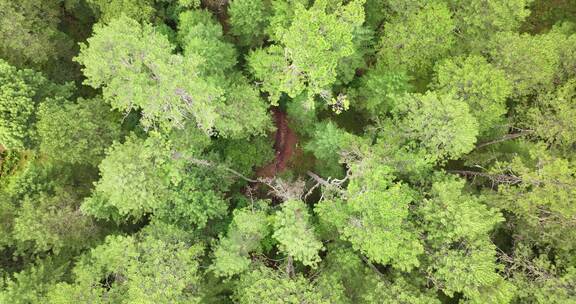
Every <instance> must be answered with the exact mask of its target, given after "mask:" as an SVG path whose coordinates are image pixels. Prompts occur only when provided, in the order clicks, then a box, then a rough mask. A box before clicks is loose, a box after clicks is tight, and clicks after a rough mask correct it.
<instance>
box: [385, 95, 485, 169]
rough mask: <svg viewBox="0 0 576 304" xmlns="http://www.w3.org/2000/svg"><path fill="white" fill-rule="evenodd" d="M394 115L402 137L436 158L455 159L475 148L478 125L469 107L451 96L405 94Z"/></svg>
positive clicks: (400, 99) (397, 104)
mask: <svg viewBox="0 0 576 304" xmlns="http://www.w3.org/2000/svg"><path fill="white" fill-rule="evenodd" d="M393 113H395V116H396V117H398V118H397V120H398V124H396V128H398V129H399V131H400V132H401V133H400V134H401V136H403V137H405V138H406V139H407V140H408V141H416V142H417V143H418V145H420V146H421V147H424V148H425V149H426V151H427V153H429V154H430V155H431V156H432V157H433V158H435V159H443V158H448V159H456V158H458V157H460V156H462V155H463V154H465V153H468V152H470V151H471V150H472V149H474V146H475V143H476V136H477V135H478V122H477V121H476V118H474V116H472V114H471V113H470V111H469V107H468V105H467V104H466V103H463V102H460V101H458V100H456V99H455V97H453V96H451V95H439V94H436V93H434V92H427V93H426V94H424V95H421V94H405V95H404V96H401V97H399V98H398V99H397V101H396V106H395V108H394V110H393ZM397 132H398V131H397Z"/></svg>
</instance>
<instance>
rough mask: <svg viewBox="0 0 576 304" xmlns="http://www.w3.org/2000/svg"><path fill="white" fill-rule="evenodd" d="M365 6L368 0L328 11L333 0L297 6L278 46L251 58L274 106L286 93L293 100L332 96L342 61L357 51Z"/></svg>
mask: <svg viewBox="0 0 576 304" xmlns="http://www.w3.org/2000/svg"><path fill="white" fill-rule="evenodd" d="M362 5H363V1H360V0H358V1H352V2H350V3H348V4H347V5H343V6H340V5H336V6H337V7H336V8H335V9H334V11H333V12H327V10H328V8H327V6H328V2H327V1H316V2H315V3H314V5H313V6H312V7H311V8H310V9H306V8H305V6H304V5H302V4H300V3H296V4H295V9H294V16H293V19H292V20H291V23H290V25H289V26H288V27H284V26H287V25H285V24H284V25H278V26H277V27H275V33H276V37H278V38H277V39H278V41H277V42H278V44H275V45H272V46H270V47H268V48H266V49H260V50H257V51H255V52H254V53H252V54H251V55H250V56H249V58H248V61H249V63H250V67H251V70H252V72H253V74H254V76H255V77H256V78H258V79H260V80H262V81H263V88H262V90H263V91H265V92H268V93H269V94H270V101H271V102H272V103H273V104H275V103H277V102H278V99H279V98H280V96H281V93H286V94H288V96H290V97H292V98H294V97H297V96H298V95H300V94H303V93H306V95H307V96H308V97H313V96H315V95H319V96H321V97H322V98H323V99H324V100H326V101H327V102H329V101H330V100H331V98H332V96H331V92H330V88H331V86H332V85H333V84H334V83H335V82H336V80H337V67H338V63H339V62H340V60H341V59H343V58H345V57H348V56H351V55H353V53H354V51H355V47H354V41H353V40H354V32H355V29H356V28H358V27H360V26H361V25H362V23H363V22H364V10H363V6H362ZM312 20H314V21H313V22H312ZM309 104H310V105H311V103H310V102H309Z"/></svg>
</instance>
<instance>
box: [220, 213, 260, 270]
mask: <svg viewBox="0 0 576 304" xmlns="http://www.w3.org/2000/svg"><path fill="white" fill-rule="evenodd" d="M265 211H266V210H254V208H244V209H236V210H234V218H233V219H232V223H231V224H230V226H229V227H228V233H227V234H226V236H225V237H222V238H220V243H219V244H218V247H216V249H215V250H214V264H213V265H212V267H211V268H212V270H213V271H214V272H215V273H216V274H217V275H219V276H228V277H230V276H233V275H236V274H241V273H243V272H245V271H246V270H248V269H249V267H250V264H251V262H252V261H251V259H250V254H251V253H258V252H259V251H261V250H262V245H261V243H260V242H261V241H262V239H263V238H264V237H266V235H267V234H268V233H269V231H270V227H269V225H268V218H267V214H266V212H265Z"/></svg>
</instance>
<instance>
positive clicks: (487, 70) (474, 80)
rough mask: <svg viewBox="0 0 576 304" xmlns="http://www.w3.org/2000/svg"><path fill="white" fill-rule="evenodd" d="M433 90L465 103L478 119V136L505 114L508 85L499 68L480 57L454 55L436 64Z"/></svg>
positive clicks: (510, 90)
mask: <svg viewBox="0 0 576 304" xmlns="http://www.w3.org/2000/svg"><path fill="white" fill-rule="evenodd" d="M433 87H434V89H435V90H437V91H438V92H441V93H442V94H445V95H452V96H454V97H455V99H456V100H458V101H462V102H465V103H467V104H468V106H469V107H470V112H471V114H472V115H473V116H474V117H475V118H476V120H477V121H478V129H479V133H480V134H481V135H486V134H487V132H489V131H490V130H491V129H492V128H494V127H496V126H497V124H499V123H500V124H501V123H502V120H503V116H504V114H506V112H507V109H506V98H508V96H509V95H510V94H511V93H512V86H511V84H510V82H509V81H508V80H507V79H506V75H505V74H504V72H503V71H501V70H499V69H496V68H494V67H493V66H491V65H490V64H489V63H488V62H487V61H486V59H484V58H483V57H480V56H469V57H467V58H454V59H448V60H445V61H443V62H441V63H440V64H439V65H437V66H436V80H435V83H434V85H433Z"/></svg>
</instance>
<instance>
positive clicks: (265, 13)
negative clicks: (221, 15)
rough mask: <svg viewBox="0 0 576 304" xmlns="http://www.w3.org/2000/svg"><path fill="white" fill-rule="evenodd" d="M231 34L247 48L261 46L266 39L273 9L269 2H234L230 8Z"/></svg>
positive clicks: (242, 0) (236, 0) (245, 0)
mask: <svg viewBox="0 0 576 304" xmlns="http://www.w3.org/2000/svg"><path fill="white" fill-rule="evenodd" d="M228 14H229V15H230V26H231V32H232V34H234V35H235V36H237V37H238V43H239V44H240V45H246V46H257V45H261V44H262V42H263V41H264V38H265V37H266V29H267V27H268V23H269V19H270V17H271V16H270V15H271V7H270V2H269V1H267V0H233V1H231V2H230V5H229V7H228Z"/></svg>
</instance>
